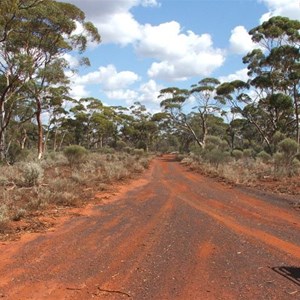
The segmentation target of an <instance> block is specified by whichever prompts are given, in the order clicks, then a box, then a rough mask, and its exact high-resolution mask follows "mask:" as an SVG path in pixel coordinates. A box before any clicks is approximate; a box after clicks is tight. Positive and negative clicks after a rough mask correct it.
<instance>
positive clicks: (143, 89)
mask: <svg viewBox="0 0 300 300" xmlns="http://www.w3.org/2000/svg"><path fill="white" fill-rule="evenodd" d="M163 88H164V86H162V85H160V84H157V82H155V81H154V80H152V79H151V80H149V81H148V82H146V83H142V84H141V85H140V86H139V87H138V88H137V89H135V90H131V89H117V90H113V91H107V92H106V95H107V97H108V98H109V99H113V100H123V101H124V102H125V103H126V104H127V105H132V104H133V103H134V102H136V101H138V102H140V103H142V104H148V105H149V104H150V105H157V104H159V103H160V100H159V99H158V95H159V92H160V90H161V89H163Z"/></svg>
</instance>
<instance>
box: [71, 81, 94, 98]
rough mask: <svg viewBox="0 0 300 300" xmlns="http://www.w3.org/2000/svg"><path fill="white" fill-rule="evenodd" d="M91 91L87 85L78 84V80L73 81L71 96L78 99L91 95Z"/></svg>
mask: <svg viewBox="0 0 300 300" xmlns="http://www.w3.org/2000/svg"><path fill="white" fill-rule="evenodd" d="M89 95H90V94H89V91H87V89H86V87H85V85H82V84H77V83H76V82H73V83H71V85H70V97H71V98H74V99H76V100H79V99H81V98H86V97H89Z"/></svg>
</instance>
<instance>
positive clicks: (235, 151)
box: [231, 149, 243, 160]
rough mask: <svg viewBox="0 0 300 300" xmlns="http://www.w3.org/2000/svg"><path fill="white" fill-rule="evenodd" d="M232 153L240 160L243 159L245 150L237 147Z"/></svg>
mask: <svg viewBox="0 0 300 300" xmlns="http://www.w3.org/2000/svg"><path fill="white" fill-rule="evenodd" d="M231 155H232V156H233V157H234V158H235V159H236V160H239V159H241V158H242V157H243V151H241V150H237V149H235V150H233V151H232V153H231Z"/></svg>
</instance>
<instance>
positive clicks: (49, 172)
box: [0, 146, 151, 232]
mask: <svg viewBox="0 0 300 300" xmlns="http://www.w3.org/2000/svg"><path fill="white" fill-rule="evenodd" d="M150 160H151V158H150V156H148V155H145V153H142V152H141V151H137V152H136V153H122V152H113V153H105V152H104V153H89V152H87V151H84V150H83V149H81V148H75V147H73V146H72V147H69V148H68V149H67V150H66V151H65V152H64V153H50V154H47V155H46V156H45V158H44V159H43V160H42V161H35V160H32V161H28V160H26V161H24V162H22V163H16V164H14V165H11V166H7V165H2V166H0V174H1V175H0V232H1V231H2V232H3V231H4V229H5V228H6V227H7V224H9V222H11V221H20V220H22V219H24V218H26V217H27V216H28V215H30V214H32V212H34V211H37V210H43V209H45V208H51V207H59V206H80V205H82V204H83V203H85V202H86V201H88V200H90V199H93V197H94V194H95V193H96V192H99V191H106V190H108V189H109V187H110V186H111V184H112V183H114V182H116V181H119V180H124V179H126V178H130V177H131V176H133V174H136V173H140V172H142V171H144V170H145V169H146V168H148V167H149V163H150Z"/></svg>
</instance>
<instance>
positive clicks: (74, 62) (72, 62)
mask: <svg viewBox="0 0 300 300" xmlns="http://www.w3.org/2000/svg"><path fill="white" fill-rule="evenodd" d="M63 58H64V59H65V60H66V61H67V62H68V64H69V65H70V67H71V68H77V67H79V65H80V61H79V60H78V58H77V57H75V56H72V55H70V54H68V53H65V54H64V55H63Z"/></svg>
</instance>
